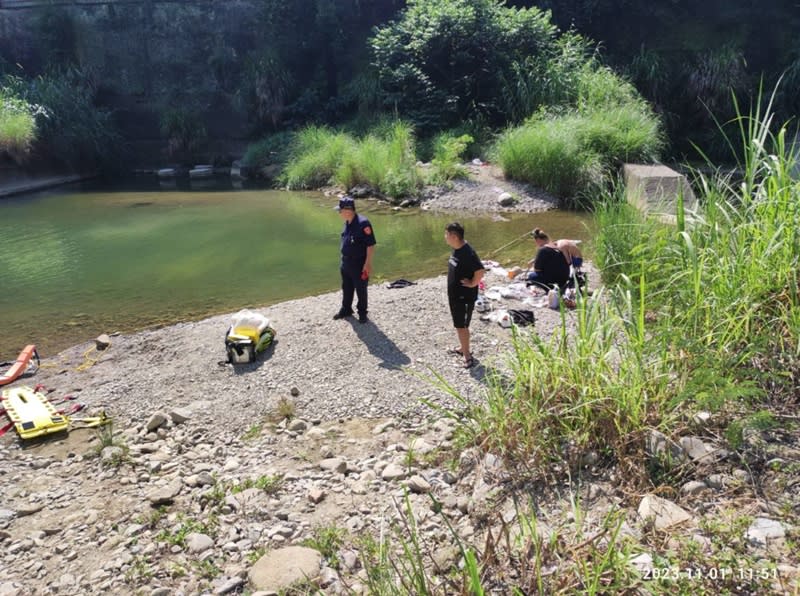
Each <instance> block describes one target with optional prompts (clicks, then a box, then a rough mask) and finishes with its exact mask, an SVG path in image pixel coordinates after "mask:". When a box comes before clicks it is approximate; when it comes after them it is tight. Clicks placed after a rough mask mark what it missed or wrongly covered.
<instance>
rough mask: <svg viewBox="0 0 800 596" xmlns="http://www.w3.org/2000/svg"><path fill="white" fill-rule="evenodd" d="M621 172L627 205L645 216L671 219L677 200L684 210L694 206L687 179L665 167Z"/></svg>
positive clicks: (629, 166) (626, 167) (637, 166)
mask: <svg viewBox="0 0 800 596" xmlns="http://www.w3.org/2000/svg"><path fill="white" fill-rule="evenodd" d="M622 171H623V175H624V178H625V196H626V198H627V200H628V202H629V203H631V204H632V205H635V206H637V207H638V208H639V209H641V210H642V211H644V212H646V213H649V214H652V215H667V216H672V217H674V216H675V215H677V202H678V197H680V196H682V197H683V202H684V209H685V210H690V209H694V207H695V204H696V203H697V199H696V198H695V196H694V192H692V187H691V186H690V185H689V182H688V180H686V176H684V175H683V174H679V173H678V172H676V171H675V170H673V169H671V168H668V167H667V166H661V165H641V164H625V165H624V166H623V169H622Z"/></svg>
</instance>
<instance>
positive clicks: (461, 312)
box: [449, 298, 475, 329]
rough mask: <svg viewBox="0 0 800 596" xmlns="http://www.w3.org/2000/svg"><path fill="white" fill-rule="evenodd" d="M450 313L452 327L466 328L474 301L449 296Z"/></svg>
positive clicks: (470, 317)
mask: <svg viewBox="0 0 800 596" xmlns="http://www.w3.org/2000/svg"><path fill="white" fill-rule="evenodd" d="M449 302H450V314H451V315H452V317H453V327H455V328H456V329H466V328H467V327H469V323H470V321H471V320H472V310H473V309H474V308H475V301H474V300H470V301H466V300H464V299H461V298H450V299H449Z"/></svg>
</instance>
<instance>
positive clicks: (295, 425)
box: [286, 418, 308, 433]
mask: <svg viewBox="0 0 800 596" xmlns="http://www.w3.org/2000/svg"><path fill="white" fill-rule="evenodd" d="M286 428H287V429H288V430H290V431H292V432H296V433H298V432H302V431H304V430H306V429H307V428H308V424H307V423H306V421H305V420H300V419H299V418H295V419H294V420H292V421H291V422H289V425H288V426H287V427H286Z"/></svg>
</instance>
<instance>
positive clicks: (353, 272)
mask: <svg viewBox="0 0 800 596" xmlns="http://www.w3.org/2000/svg"><path fill="white" fill-rule="evenodd" d="M339 271H340V272H341V274H342V312H353V293H354V292H355V294H356V296H358V315H359V316H366V315H367V282H368V281H369V280H364V279H361V267H358V269H355V268H353V267H341V268H340V269H339Z"/></svg>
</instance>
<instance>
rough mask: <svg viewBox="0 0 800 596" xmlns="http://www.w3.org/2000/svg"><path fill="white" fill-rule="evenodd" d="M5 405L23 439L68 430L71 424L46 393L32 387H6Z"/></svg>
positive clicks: (4, 393) (4, 394)
mask: <svg viewBox="0 0 800 596" xmlns="http://www.w3.org/2000/svg"><path fill="white" fill-rule="evenodd" d="M3 406H5V408H6V414H8V417H9V418H10V419H11V422H13V423H14V428H16V429H17V432H18V433H19V436H20V437H22V438H23V439H32V438H34V437H39V436H42V435H47V434H50V433H56V432H59V431H62V430H67V427H68V426H69V418H67V417H66V416H64V415H63V414H59V413H58V412H57V411H56V409H55V407H54V406H53V404H51V403H50V402H49V401H47V397H45V396H44V394H42V393H38V392H36V391H34V390H33V389H31V388H30V387H14V388H13V389H5V390H4V391H3Z"/></svg>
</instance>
